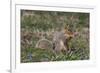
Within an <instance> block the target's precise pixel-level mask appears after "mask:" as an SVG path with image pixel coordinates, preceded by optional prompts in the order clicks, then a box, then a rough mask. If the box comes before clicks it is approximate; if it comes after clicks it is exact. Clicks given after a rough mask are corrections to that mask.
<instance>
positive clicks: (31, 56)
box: [20, 10, 90, 63]
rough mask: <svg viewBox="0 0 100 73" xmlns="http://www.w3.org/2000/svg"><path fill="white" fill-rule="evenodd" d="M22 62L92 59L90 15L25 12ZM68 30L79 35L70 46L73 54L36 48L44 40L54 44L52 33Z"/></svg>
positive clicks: (22, 20) (23, 12)
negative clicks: (90, 50) (66, 28)
mask: <svg viewBox="0 0 100 73" xmlns="http://www.w3.org/2000/svg"><path fill="white" fill-rule="evenodd" d="M20 12H21V16H20V17H21V62H22V63H27V62H42V61H43V62H44V61H69V60H70V61H71V60H88V59H89V55H90V53H89V13H78V12H59V11H35V10H21V11H20ZM65 26H68V28H69V30H70V31H72V32H75V31H78V33H79V34H78V35H77V36H76V37H75V38H73V39H72V40H71V41H70V42H69V47H70V48H71V52H70V53H69V54H63V53H59V54H55V53H54V52H53V51H52V50H51V49H39V48H35V45H36V43H37V42H38V41H39V40H40V39H41V38H44V37H45V38H46V39H48V40H50V41H52V33H53V32H54V31H57V30H58V29H62V28H64V27H65Z"/></svg>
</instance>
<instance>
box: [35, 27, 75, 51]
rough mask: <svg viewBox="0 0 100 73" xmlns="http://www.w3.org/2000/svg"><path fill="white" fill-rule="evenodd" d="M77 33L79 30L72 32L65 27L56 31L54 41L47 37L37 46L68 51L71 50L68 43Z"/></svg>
mask: <svg viewBox="0 0 100 73" xmlns="http://www.w3.org/2000/svg"><path fill="white" fill-rule="evenodd" d="M76 35H77V32H70V31H69V30H67V29H64V30H62V31H55V32H54V34H53V38H52V41H50V40H48V39H45V38H44V39H40V40H39V41H38V42H37V44H36V48H41V49H52V50H54V51H55V52H61V51H65V52H68V51H70V49H69V45H68V43H69V41H70V39H71V38H74V37H75V36H76Z"/></svg>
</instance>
